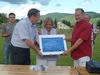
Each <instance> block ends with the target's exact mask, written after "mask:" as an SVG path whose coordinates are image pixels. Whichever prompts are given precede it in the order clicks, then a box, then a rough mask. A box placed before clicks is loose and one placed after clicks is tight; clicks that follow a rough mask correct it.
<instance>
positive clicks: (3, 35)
mask: <svg viewBox="0 0 100 75" xmlns="http://www.w3.org/2000/svg"><path fill="white" fill-rule="evenodd" d="M9 35H10V32H9V33H5V34H4V33H1V36H2V37H8V36H9Z"/></svg>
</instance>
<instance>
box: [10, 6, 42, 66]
mask: <svg viewBox="0 0 100 75" xmlns="http://www.w3.org/2000/svg"><path fill="white" fill-rule="evenodd" d="M27 16H28V17H27V18H26V19H23V20H21V21H19V22H18V23H17V24H16V26H15V28H14V32H13V35H12V39H11V44H12V48H11V64H19V65H29V64H30V48H32V49H33V50H35V52H36V53H37V54H38V55H40V56H42V54H41V52H40V50H39V49H38V48H37V47H36V46H35V45H34V41H36V40H38V31H37V28H36V23H37V22H38V20H39V19H40V11H39V10H37V9H34V8H33V9H30V10H29V12H28V15H27Z"/></svg>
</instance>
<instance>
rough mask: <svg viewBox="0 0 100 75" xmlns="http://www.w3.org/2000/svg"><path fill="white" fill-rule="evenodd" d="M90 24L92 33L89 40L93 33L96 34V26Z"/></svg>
mask: <svg viewBox="0 0 100 75" xmlns="http://www.w3.org/2000/svg"><path fill="white" fill-rule="evenodd" d="M90 24H91V26H92V34H91V40H93V34H97V31H96V27H95V25H94V24H92V23H90Z"/></svg>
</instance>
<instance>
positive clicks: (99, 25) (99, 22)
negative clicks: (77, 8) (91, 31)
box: [97, 20, 100, 30]
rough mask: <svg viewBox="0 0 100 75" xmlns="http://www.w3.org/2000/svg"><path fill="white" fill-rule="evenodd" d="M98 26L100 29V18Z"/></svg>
mask: <svg viewBox="0 0 100 75" xmlns="http://www.w3.org/2000/svg"><path fill="white" fill-rule="evenodd" d="M97 26H98V27H99V30H100V20H98V22H97Z"/></svg>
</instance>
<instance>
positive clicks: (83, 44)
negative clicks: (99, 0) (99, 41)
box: [62, 8, 92, 67]
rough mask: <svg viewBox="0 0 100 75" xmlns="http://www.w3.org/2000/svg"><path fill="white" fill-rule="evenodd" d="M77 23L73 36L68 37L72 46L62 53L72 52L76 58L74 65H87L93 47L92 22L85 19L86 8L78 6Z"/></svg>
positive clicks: (76, 11)
mask: <svg viewBox="0 0 100 75" xmlns="http://www.w3.org/2000/svg"><path fill="white" fill-rule="evenodd" d="M75 19H76V24H75V26H74V29H73V32H72V38H71V39H66V41H70V42H71V47H70V48H69V50H66V51H65V52H64V53H62V55H68V54H69V53H71V57H72V59H74V67H76V66H84V67H85V66H86V62H87V61H90V59H91V57H92V49H91V48H92V47H91V32H92V27H91V24H90V23H89V22H88V21H86V20H84V10H83V9H82V8H77V9H76V10H75Z"/></svg>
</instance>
